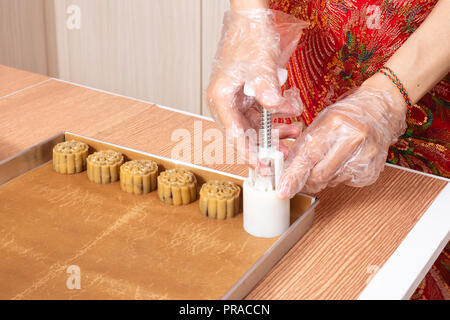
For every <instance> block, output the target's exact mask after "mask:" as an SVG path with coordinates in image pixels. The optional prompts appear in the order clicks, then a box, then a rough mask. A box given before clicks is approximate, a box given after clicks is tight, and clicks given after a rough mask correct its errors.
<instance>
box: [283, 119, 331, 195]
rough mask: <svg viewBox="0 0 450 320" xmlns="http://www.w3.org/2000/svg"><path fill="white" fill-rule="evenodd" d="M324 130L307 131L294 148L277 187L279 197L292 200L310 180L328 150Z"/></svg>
mask: <svg viewBox="0 0 450 320" xmlns="http://www.w3.org/2000/svg"><path fill="white" fill-rule="evenodd" d="M322 132H323V130H322V129H321V128H320V127H319V129H318V130H309V131H308V130H307V131H306V132H305V133H304V134H303V135H302V136H300V137H299V138H298V139H299V140H297V142H296V143H295V144H294V146H293V147H292V149H291V151H290V153H289V156H288V158H287V159H286V169H285V172H284V174H283V176H282V177H281V179H280V182H279V184H278V186H277V193H278V196H279V197H280V198H282V199H288V198H292V197H293V196H294V195H295V194H296V193H298V192H299V191H300V190H301V189H302V188H303V186H304V185H305V183H306V181H307V180H308V178H309V175H310V172H311V170H312V169H313V168H314V166H315V165H316V163H317V162H319V161H320V160H321V159H322V157H323V155H324V154H326V152H327V150H328V143H327V141H326V140H325V139H326V135H323V134H322Z"/></svg>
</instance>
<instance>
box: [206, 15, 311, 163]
mask: <svg viewBox="0 0 450 320" xmlns="http://www.w3.org/2000/svg"><path fill="white" fill-rule="evenodd" d="M307 25H308V24H307V23H305V22H302V21H299V20H297V19H296V18H294V17H292V16H290V15H287V14H284V13H282V12H279V11H273V10H269V9H254V10H250V11H229V12H227V13H226V14H225V17H224V25H223V30H222V38H221V41H220V43H219V48H218V51H217V54H216V58H215V61H214V65H213V73H212V75H211V80H210V84H209V87H208V89H207V92H206V101H207V104H208V106H209V109H210V112H211V115H212V116H213V117H214V119H215V120H216V122H217V123H218V124H219V126H221V127H222V129H224V130H226V131H227V134H229V135H231V136H232V137H235V138H237V137H239V136H242V132H243V131H246V130H248V129H255V130H258V129H259V126H260V121H259V118H260V113H261V106H262V107H265V108H267V109H268V110H270V111H271V112H272V113H275V112H277V113H281V114H283V115H298V114H300V113H301V111H302V109H303V105H302V103H301V100H300V96H299V94H298V91H297V90H298V89H296V88H294V89H292V90H287V92H285V93H284V95H282V93H281V87H280V84H279V80H278V69H279V68H284V67H285V66H286V65H287V63H288V61H289V58H290V56H291V55H292V53H293V52H294V50H295V49H296V47H297V43H298V40H299V39H300V36H301V33H302V29H304V28H305V27H306V26H307ZM245 83H249V84H250V85H251V86H252V87H253V88H254V90H255V97H254V98H253V97H247V96H245V94H244V92H243V87H244V84H245ZM274 129H279V130H280V131H279V137H280V139H283V138H287V137H296V136H298V134H299V133H300V130H299V129H298V128H296V127H295V126H289V125H277V126H275V127H274ZM235 145H236V144H235ZM284 149H285V151H287V148H284ZM238 151H240V152H242V151H243V150H238ZM248 152H249V150H248V146H247V145H246V150H245V151H244V152H242V153H243V154H245V157H246V159H247V160H248Z"/></svg>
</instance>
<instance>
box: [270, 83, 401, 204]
mask: <svg viewBox="0 0 450 320" xmlns="http://www.w3.org/2000/svg"><path fill="white" fill-rule="evenodd" d="M406 111H407V108H406V104H405V103H404V101H402V100H400V99H399V97H394V96H393V95H391V94H390V93H389V92H387V91H384V90H380V89H375V88H372V87H369V86H366V85H363V86H361V87H359V88H358V89H357V90H356V91H354V92H353V93H352V94H350V95H347V96H346V97H344V98H343V99H341V100H339V101H338V102H336V103H335V104H334V105H331V106H329V107H327V108H326V109H325V110H323V111H322V112H321V113H320V114H319V115H318V116H317V118H316V119H315V120H314V121H313V123H312V124H311V125H310V126H309V127H308V128H307V129H306V130H305V131H304V132H303V134H302V135H301V136H300V137H299V138H298V139H297V141H296V142H295V144H294V145H293V146H292V149H291V151H290V153H289V156H288V158H287V160H286V166H285V167H286V168H285V172H284V174H283V176H282V178H281V179H280V182H279V184H278V186H277V193H278V195H279V197H281V198H284V199H286V198H291V197H293V196H294V195H295V194H296V193H297V192H300V191H305V192H311V193H315V192H318V191H320V190H322V189H324V188H325V187H326V186H336V185H337V184H339V183H342V182H344V183H346V184H347V185H349V186H355V187H362V186H367V185H369V184H372V183H373V182H375V180H376V179H377V178H378V176H379V174H380V172H381V171H382V170H383V167H384V164H385V161H386V157H387V153H388V148H389V146H390V145H391V144H393V143H395V142H396V141H397V138H398V137H399V136H400V135H401V134H402V133H403V132H404V130H405V129H406V122H405V119H406Z"/></svg>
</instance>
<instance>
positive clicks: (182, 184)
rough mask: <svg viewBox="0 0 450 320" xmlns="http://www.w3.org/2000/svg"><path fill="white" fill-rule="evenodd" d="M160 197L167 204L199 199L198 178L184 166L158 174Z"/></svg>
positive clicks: (180, 203) (179, 203)
mask: <svg viewBox="0 0 450 320" xmlns="http://www.w3.org/2000/svg"><path fill="white" fill-rule="evenodd" d="M158 197H159V199H160V200H161V201H162V202H164V203H167V204H170V205H174V206H180V205H187V204H189V203H191V202H194V201H195V200H197V179H196V178H195V175H194V174H193V173H192V172H190V171H188V170H186V169H183V168H175V169H170V170H167V171H164V172H161V174H160V175H159V176H158Z"/></svg>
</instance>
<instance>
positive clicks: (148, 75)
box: [45, 0, 209, 113]
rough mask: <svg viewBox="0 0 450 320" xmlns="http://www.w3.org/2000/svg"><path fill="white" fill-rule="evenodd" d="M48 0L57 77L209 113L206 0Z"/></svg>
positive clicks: (52, 61) (52, 66) (52, 68)
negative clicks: (204, 63)
mask: <svg viewBox="0 0 450 320" xmlns="http://www.w3.org/2000/svg"><path fill="white" fill-rule="evenodd" d="M45 1H46V3H45V9H46V10H45V11H46V16H47V37H48V38H49V39H53V40H50V41H49V45H48V55H49V57H50V59H49V61H50V63H49V70H50V74H51V75H52V76H55V77H59V78H62V79H65V80H68V81H73V82H77V83H81V84H85V85H88V86H92V87H95V88H100V89H104V90H107V91H112V92H116V93H120V94H123V95H127V96H131V97H136V98H140V99H144V100H149V101H152V102H155V103H158V104H162V105H166V106H171V107H175V108H179V109H183V110H186V111H190V112H195V113H201V108H202V106H201V104H202V102H201V90H202V89H201V86H202V85H201V0H72V1H70V0H45ZM208 2H209V1H208ZM74 5H75V7H74ZM70 6H72V7H70ZM77 18H79V24H77V22H78V21H76V19H77ZM74 19H75V21H74ZM68 20H69V24H67V22H68Z"/></svg>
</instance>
